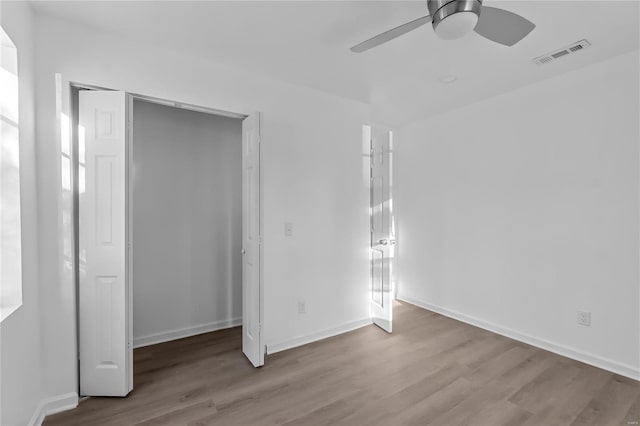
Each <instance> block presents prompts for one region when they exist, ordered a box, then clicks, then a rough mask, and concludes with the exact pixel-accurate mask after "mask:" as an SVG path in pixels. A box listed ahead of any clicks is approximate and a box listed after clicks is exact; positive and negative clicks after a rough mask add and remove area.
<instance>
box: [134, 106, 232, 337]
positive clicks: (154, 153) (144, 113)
mask: <svg viewBox="0 0 640 426" xmlns="http://www.w3.org/2000/svg"><path fill="white" fill-rule="evenodd" d="M241 249H242V121H241V120H239V119H234V118H228V117H221V116H215V115H211V114H204V113H200V112H194V111H189V110H185V109H178V108H172V107H169V106H164V105H158V104H152V103H149V102H143V101H134V106H133V340H134V346H138V345H140V344H150V343H157V342H159V341H166V340H170V339H171V338H176V337H178V336H179V337H184V336H186V335H191V334H194V333H195V332H204V331H211V330H213V329H219V328H223V327H225V326H229V325H231V324H234V325H238V324H240V323H241V320H242V254H241V252H240V251H241Z"/></svg>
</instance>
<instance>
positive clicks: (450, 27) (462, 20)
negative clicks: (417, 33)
mask: <svg viewBox="0 0 640 426" xmlns="http://www.w3.org/2000/svg"><path fill="white" fill-rule="evenodd" d="M477 24H478V15H476V14H475V13H473V12H458V13H454V14H453V15H449V16H447V17H446V18H445V19H443V20H442V21H440V23H439V24H438V25H434V28H433V29H434V31H435V32H436V35H437V36H438V37H440V38H441V39H442V40H455V39H458V38H460V37H463V36H465V35H467V34H469V33H470V32H472V31H473V29H474V28H475V27H476V25H477Z"/></svg>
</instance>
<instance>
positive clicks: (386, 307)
mask: <svg viewBox="0 0 640 426" xmlns="http://www.w3.org/2000/svg"><path fill="white" fill-rule="evenodd" d="M367 130H368V132H365V134H367V133H368V136H369V137H370V144H371V151H370V152H371V192H370V193H371V206H370V215H371V218H370V219H371V251H370V253H371V254H370V259H371V303H370V308H371V316H372V320H373V322H374V324H376V325H378V326H379V327H381V328H382V329H384V330H386V331H387V332H389V333H391V331H392V324H393V298H394V276H393V263H394V247H395V232H394V229H395V227H394V226H393V220H394V217H393V190H392V189H393V135H392V133H391V132H390V131H389V130H383V129H376V128H368V129H367Z"/></svg>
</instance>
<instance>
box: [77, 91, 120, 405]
mask: <svg viewBox="0 0 640 426" xmlns="http://www.w3.org/2000/svg"><path fill="white" fill-rule="evenodd" d="M79 111H80V114H79V119H80V120H79V125H80V128H79V136H80V137H79V143H80V147H79V153H80V158H79V181H80V182H81V185H80V194H79V215H78V219H79V235H78V237H79V250H80V259H79V260H80V265H79V267H80V268H79V269H80V282H79V293H78V298H79V299H78V303H79V356H80V393H81V395H82V396H126V395H127V394H128V393H129V392H130V391H131V389H132V388H133V371H132V368H131V364H132V359H133V352H132V346H131V333H130V330H129V318H128V312H129V303H130V298H129V293H128V290H129V289H128V284H129V283H128V278H127V255H128V252H127V244H126V238H127V235H126V229H125V227H126V218H127V214H126V212H127V210H126V209H127V207H128V206H127V202H126V200H127V195H128V191H127V185H126V181H127V179H126V172H125V171H126V164H127V160H126V156H127V154H126V152H127V129H126V124H127V123H126V118H127V99H126V94H125V93H124V92H111V91H81V92H80V109H79Z"/></svg>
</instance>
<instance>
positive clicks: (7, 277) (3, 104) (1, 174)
mask: <svg viewBox="0 0 640 426" xmlns="http://www.w3.org/2000/svg"><path fill="white" fill-rule="evenodd" d="M0 43H1V48H2V51H1V56H0V93H2V96H0V141H1V143H0V145H1V146H0V204H1V208H0V234H1V240H2V241H1V244H0V280H1V281H0V321H3V320H4V319H5V318H6V317H8V316H9V315H10V314H11V313H12V312H13V311H15V310H16V309H18V308H19V307H20V305H22V244H21V228H20V161H19V160H20V156H19V146H20V145H19V141H18V138H19V134H18V132H19V129H18V50H17V49H16V46H15V45H14V44H13V42H12V41H11V38H9V36H8V35H7V33H6V32H5V31H4V29H2V28H1V27H0Z"/></svg>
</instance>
